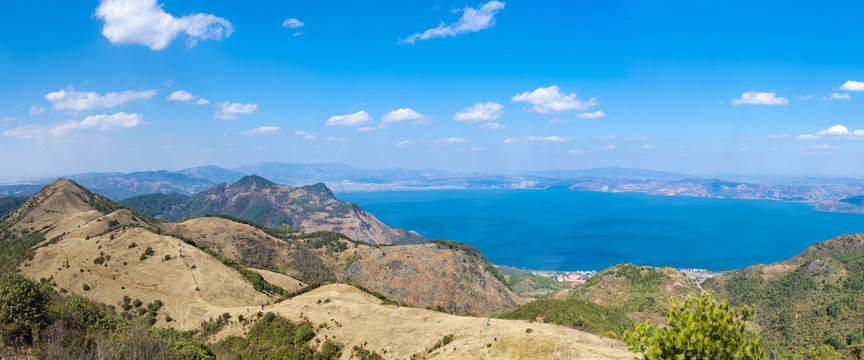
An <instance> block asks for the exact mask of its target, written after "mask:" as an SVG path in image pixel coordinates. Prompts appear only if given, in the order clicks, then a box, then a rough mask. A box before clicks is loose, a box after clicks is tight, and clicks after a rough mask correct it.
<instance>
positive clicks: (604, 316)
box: [495, 299, 633, 335]
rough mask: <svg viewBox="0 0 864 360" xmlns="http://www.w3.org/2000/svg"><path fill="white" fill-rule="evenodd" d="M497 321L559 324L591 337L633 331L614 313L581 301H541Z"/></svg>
mask: <svg viewBox="0 0 864 360" xmlns="http://www.w3.org/2000/svg"><path fill="white" fill-rule="evenodd" d="M495 317H497V318H500V319H513V320H530V321H538V319H541V318H542V321H543V322H545V323H551V324H558V325H563V326H567V327H572V328H575V329H580V330H583V331H587V332H591V333H594V334H599V335H605V334H607V333H610V332H611V333H614V334H616V335H621V334H623V333H624V331H627V330H631V329H633V322H632V321H631V320H630V319H629V318H628V317H627V315H626V314H625V313H624V312H623V311H621V310H616V309H610V308H606V307H604V306H602V305H598V304H595V303H593V302H591V301H588V300H583V299H566V300H558V299H540V300H537V301H532V302H530V303H528V304H525V305H522V306H520V307H518V308H516V309H513V310H510V311H507V312H505V313H502V314H498V315H496V316H495Z"/></svg>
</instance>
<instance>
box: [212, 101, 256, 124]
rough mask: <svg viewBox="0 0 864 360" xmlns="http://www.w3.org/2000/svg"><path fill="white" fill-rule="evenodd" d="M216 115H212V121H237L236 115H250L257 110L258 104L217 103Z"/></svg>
mask: <svg viewBox="0 0 864 360" xmlns="http://www.w3.org/2000/svg"><path fill="white" fill-rule="evenodd" d="M215 106H216V108H217V109H219V110H216V115H213V118H214V119H220V120H234V119H237V114H251V113H254V112H255V111H257V110H258V104H249V103H247V104H241V103H237V102H235V103H231V102H228V101H226V102H223V103H217V104H216V105H215Z"/></svg>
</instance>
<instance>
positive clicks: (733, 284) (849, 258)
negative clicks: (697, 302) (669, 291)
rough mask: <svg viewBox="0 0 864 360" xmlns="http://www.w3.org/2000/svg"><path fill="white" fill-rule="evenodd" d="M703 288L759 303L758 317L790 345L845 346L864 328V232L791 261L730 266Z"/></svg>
mask: <svg viewBox="0 0 864 360" xmlns="http://www.w3.org/2000/svg"><path fill="white" fill-rule="evenodd" d="M702 287H703V288H705V289H706V290H710V291H714V292H716V293H717V294H718V295H719V296H720V297H721V298H725V299H728V300H729V302H730V303H731V304H733V305H739V306H740V305H751V304H755V305H756V312H757V315H758V316H757V317H756V320H755V321H756V323H757V324H758V325H759V326H760V327H761V329H759V330H760V334H761V335H762V336H763V337H764V338H765V339H766V340H768V341H771V342H773V343H776V344H778V345H780V346H782V347H785V348H789V349H803V348H812V347H814V346H816V345H818V344H821V343H823V342H828V343H832V344H836V345H837V346H835V347H837V348H843V347H845V345H848V344H849V343H850V342H852V340H855V337H854V334H853V336H851V337H850V334H852V333H854V332H856V331H857V332H859V333H860V331H861V330H862V329H864V234H855V235H843V236H838V237H836V238H833V239H831V240H827V241H823V242H820V243H817V244H815V245H812V246H810V247H809V248H807V249H806V250H804V251H803V252H801V254H798V255H797V256H795V257H793V258H792V259H789V260H786V261H781V262H778V263H774V264H769V265H753V266H750V267H747V268H744V269H740V270H735V271H730V272H728V273H726V274H723V275H722V276H719V277H717V278H713V279H708V280H706V281H705V282H704V283H703V284H702ZM847 340H848V341H847ZM855 341H858V342H864V339H860V336H859V337H858V339H857V340H855Z"/></svg>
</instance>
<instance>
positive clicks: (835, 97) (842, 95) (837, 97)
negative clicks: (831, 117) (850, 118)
mask: <svg viewBox="0 0 864 360" xmlns="http://www.w3.org/2000/svg"><path fill="white" fill-rule="evenodd" d="M822 100H849V94H847V93H836V92H833V93H831V95H830V96H828V97H823V98H822Z"/></svg>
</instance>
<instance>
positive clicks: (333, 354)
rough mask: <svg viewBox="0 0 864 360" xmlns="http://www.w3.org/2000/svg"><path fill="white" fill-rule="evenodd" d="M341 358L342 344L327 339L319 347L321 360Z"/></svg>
mask: <svg viewBox="0 0 864 360" xmlns="http://www.w3.org/2000/svg"><path fill="white" fill-rule="evenodd" d="M341 356H342V344H339V343H337V342H335V341H333V340H330V339H327V340H325V341H324V344H323V345H321V358H322V359H324V360H336V359H338V358H340V357H341Z"/></svg>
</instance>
